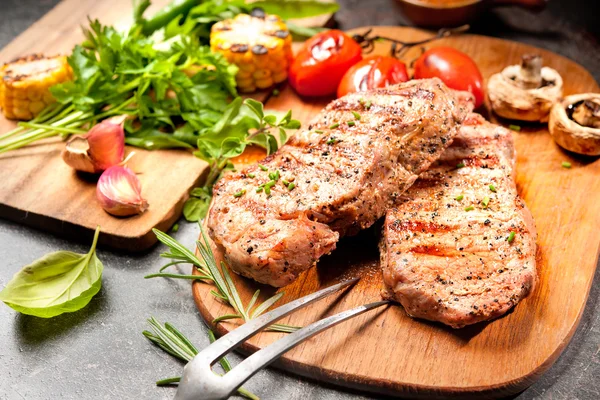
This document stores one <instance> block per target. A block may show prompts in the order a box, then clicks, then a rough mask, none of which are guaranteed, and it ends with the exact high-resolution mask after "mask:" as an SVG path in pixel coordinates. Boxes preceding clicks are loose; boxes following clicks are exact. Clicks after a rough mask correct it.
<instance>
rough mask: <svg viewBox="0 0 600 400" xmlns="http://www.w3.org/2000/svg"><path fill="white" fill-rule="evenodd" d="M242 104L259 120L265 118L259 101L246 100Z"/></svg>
mask: <svg viewBox="0 0 600 400" xmlns="http://www.w3.org/2000/svg"><path fill="white" fill-rule="evenodd" d="M244 104H245V105H247V106H248V108H250V110H252V112H253V113H254V114H256V116H257V117H258V119H259V120H261V119H263V118H264V116H265V111H264V108H263V104H262V103H261V102H260V101H256V100H254V99H246V100H244Z"/></svg>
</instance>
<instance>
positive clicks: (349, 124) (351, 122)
mask: <svg viewBox="0 0 600 400" xmlns="http://www.w3.org/2000/svg"><path fill="white" fill-rule="evenodd" d="M346 123H347V124H348V126H354V125H356V122H354V121H348V122H346Z"/></svg>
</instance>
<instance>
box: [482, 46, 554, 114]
mask: <svg viewBox="0 0 600 400" xmlns="http://www.w3.org/2000/svg"><path fill="white" fill-rule="evenodd" d="M562 90H563V81H562V78H561V76H560V74H559V73H558V72H557V71H556V70H554V69H552V68H549V67H542V57H541V56H539V55H529V54H528V55H524V56H523V57H522V60H521V65H511V66H509V67H506V68H504V70H503V71H502V72H500V73H497V74H495V75H492V77H491V78H490V80H489V82H488V97H489V99H490V103H491V105H492V109H493V110H494V112H495V113H496V114H498V115H499V116H501V117H504V118H509V119H516V120H519V121H541V122H545V121H548V114H549V113H550V109H551V108H552V105H553V104H554V103H555V102H557V101H559V100H560V98H561V96H562Z"/></svg>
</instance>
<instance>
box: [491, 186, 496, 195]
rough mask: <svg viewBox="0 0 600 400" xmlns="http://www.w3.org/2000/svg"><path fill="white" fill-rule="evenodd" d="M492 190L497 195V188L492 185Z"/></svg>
mask: <svg viewBox="0 0 600 400" xmlns="http://www.w3.org/2000/svg"><path fill="white" fill-rule="evenodd" d="M490 190H491V191H492V192H494V193H496V186H494V185H490Z"/></svg>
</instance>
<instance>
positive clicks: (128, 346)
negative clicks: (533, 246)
mask: <svg viewBox="0 0 600 400" xmlns="http://www.w3.org/2000/svg"><path fill="white" fill-rule="evenodd" d="M124 1H126V0H124ZM56 3H57V0H38V1H35V0H0V47H2V46H4V45H5V44H7V43H8V42H9V41H10V40H12V39H13V38H14V37H15V36H16V35H18V34H19V33H20V32H22V31H23V30H25V29H26V28H27V27H28V26H29V25H30V24H31V23H33V22H34V21H35V20H37V19H38V18H39V17H41V16H42V15H43V14H44V13H45V12H47V11H49V10H50V9H51V8H52V7H53V5H54V4H56ZM340 3H341V4H342V10H341V11H340V12H339V13H338V15H337V18H336V19H337V20H338V22H339V24H340V27H342V28H344V29H348V28H353V27H357V26H361V25H368V24H377V25H396V24H401V23H404V22H405V21H404V20H403V19H402V17H401V16H400V15H399V13H397V12H396V11H395V4H394V2H393V1H391V0H374V1H364V0H354V1H353V0H343V1H340ZM594 3H597V2H595V1H583V0H570V1H562V0H560V1H559V0H553V1H551V3H550V7H549V9H548V10H547V11H545V12H544V13H542V14H541V15H538V16H535V17H532V16H531V15H530V14H528V13H526V12H523V11H520V10H514V9H505V10H501V11H497V12H494V13H490V14H489V15H487V16H486V17H485V19H484V20H482V21H481V22H479V23H477V24H475V26H474V28H473V30H474V31H475V32H478V33H483V34H488V35H491V36H500V37H505V38H509V39H513V40H519V41H523V42H527V43H530V44H533V45H537V46H540V47H544V48H547V49H550V50H553V51H555V52H558V53H560V54H563V55H565V56H567V57H569V58H571V59H573V60H575V61H577V62H579V63H580V64H583V65H584V66H585V67H586V68H588V70H590V71H591V72H592V73H593V75H594V76H595V78H596V80H599V79H600V51H599V50H600V48H599V46H598V41H597V40H598V35H599V25H598V21H597V18H598V13H597V12H594V9H595V8H597V6H596V7H595V8H594V7H592V6H591V5H592V4H594ZM23 51H24V53H26V52H27V49H24V50H23ZM0 190H2V188H1V184H0ZM596 196H597V194H596ZM197 236H198V229H197V227H196V226H195V225H193V224H185V223H182V224H181V229H180V231H179V232H178V233H177V234H175V237H176V238H177V239H178V240H180V241H182V242H183V243H184V244H186V245H189V246H190V247H191V246H192V245H193V243H194V240H195V238H197ZM87 246H88V244H80V243H74V242H70V241H67V240H63V239H60V238H57V237H54V236H52V235H49V234H46V233H43V232H40V231H37V230H34V229H31V228H27V227H23V226H21V225H19V224H16V223H12V222H7V221H2V220H0V260H3V263H2V265H1V266H0V288H1V287H4V285H5V284H6V283H7V282H8V280H9V279H10V278H11V277H12V275H13V274H14V273H15V272H17V271H18V270H19V269H20V268H21V267H22V266H24V265H25V264H27V263H29V262H31V261H32V260H35V259H37V258H39V257H41V256H42V255H44V254H46V253H48V252H51V251H56V250H61V249H69V250H73V251H77V252H86V251H87ZM160 251H161V249H160V248H155V249H153V250H152V251H150V252H149V253H147V254H145V255H141V256H136V257H131V256H128V255H126V254H119V253H115V252H111V251H108V250H103V249H101V250H99V251H98V256H99V257H100V259H101V260H102V261H103V262H104V266H105V270H104V278H103V288H102V290H101V292H100V293H99V294H98V295H97V296H96V297H95V298H94V299H93V300H92V302H91V303H90V304H89V305H88V307H86V308H85V309H84V310H81V311H79V312H76V313H73V314H67V315H62V316H59V317H56V318H53V319H50V320H45V319H38V318H33V317H28V316H23V315H20V314H17V313H16V312H13V311H12V310H11V309H9V308H8V307H6V306H4V305H3V304H0V377H1V380H0V398H1V399H142V398H144V399H168V398H171V397H172V395H173V394H174V390H173V389H168V388H167V389H165V388H157V387H155V386H154V381H155V380H157V379H160V378H164V377H170V376H175V375H179V374H180V373H181V367H182V364H181V363H179V362H177V361H175V360H174V359H173V358H172V357H170V356H168V355H166V354H164V353H163V352H162V351H160V350H157V349H156V348H155V347H154V346H152V345H150V344H149V343H148V342H147V341H146V339H145V338H144V337H143V336H142V335H141V331H142V330H144V329H146V328H147V325H146V321H145V320H146V318H147V317H149V316H155V317H157V318H159V319H160V320H162V321H169V322H172V323H173V324H174V325H176V326H177V327H179V328H180V329H181V330H182V331H183V332H184V333H186V334H188V335H189V337H190V338H191V339H192V341H193V342H194V343H196V344H197V346H199V347H203V346H205V345H207V344H208V339H207V337H206V333H205V327H204V325H203V322H202V320H201V318H200V316H199V314H198V312H197V311H196V309H195V306H194V303H193V300H192V296H191V291H190V283H189V282H179V281H168V280H150V281H145V280H144V279H143V276H144V275H146V274H148V273H150V272H154V271H156V270H157V269H158V268H159V267H160V266H161V265H162V264H161V260H160V259H159V257H158V254H159V253H160ZM594 256H595V255H594V254H590V257H594ZM599 276H600V275H599V274H598V273H597V274H596V279H595V285H594V286H593V287H592V291H591V293H590V297H589V300H588V304H587V306H586V309H585V312H584V315H583V317H582V320H581V324H580V326H579V328H578V329H577V332H576V334H575V336H574V338H573V340H572V342H571V343H570V344H569V346H568V347H567V349H566V350H565V352H564V353H563V354H562V356H561V357H560V358H559V360H558V361H557V362H556V364H555V365H554V366H553V367H552V368H551V369H550V370H549V371H548V372H547V373H546V374H545V375H544V376H543V377H542V378H541V379H540V380H539V381H538V382H537V383H535V384H534V385H533V386H531V387H530V388H529V389H527V390H526V391H525V392H523V393H522V394H521V395H519V396H518V398H519V399H537V398H544V399H546V398H548V399H585V400H588V399H589V400H592V399H598V398H600V387H599V385H600V305H599V299H600V277H599ZM515 357H518V355H515ZM231 359H232V361H233V362H234V364H235V363H236V362H237V361H239V359H238V357H237V356H233V357H231ZM382 362H385V360H382ZM407 362H409V361H407ZM245 387H246V388H248V389H250V390H252V391H254V392H255V393H256V394H258V395H259V396H261V398H263V399H328V400H333V399H355V400H357V399H369V398H370V397H368V396H361V395H357V394H353V393H349V392H346V391H343V389H339V388H331V387H325V386H322V385H320V384H317V383H314V382H308V381H306V380H301V379H299V378H297V377H295V376H293V375H289V374H285V373H281V372H277V371H273V370H268V371H263V372H260V373H259V374H258V375H257V376H256V377H255V378H253V379H252V380H251V381H250V382H248V383H247V384H246V385H245Z"/></svg>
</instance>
